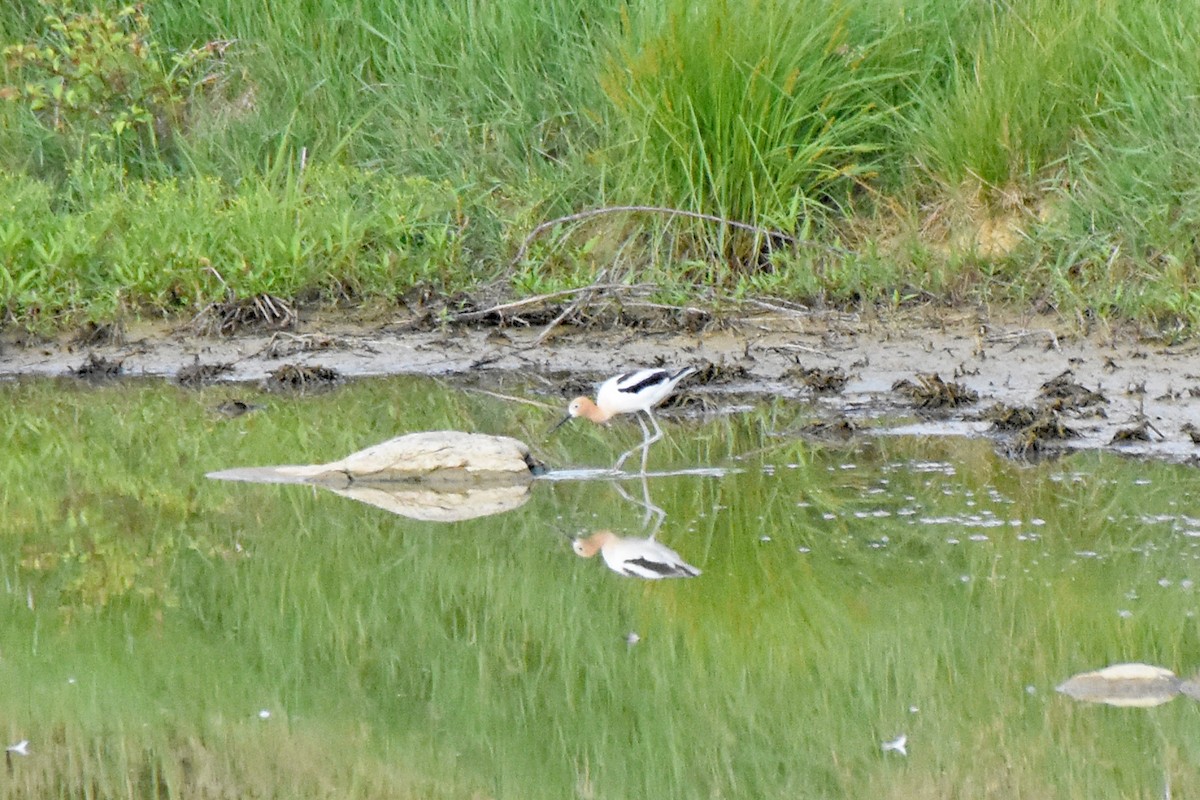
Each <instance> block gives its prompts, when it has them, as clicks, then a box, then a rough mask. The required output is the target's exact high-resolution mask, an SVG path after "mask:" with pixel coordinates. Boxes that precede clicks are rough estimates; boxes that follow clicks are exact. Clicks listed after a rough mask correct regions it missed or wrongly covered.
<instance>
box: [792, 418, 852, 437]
mask: <svg viewBox="0 0 1200 800" xmlns="http://www.w3.org/2000/svg"><path fill="white" fill-rule="evenodd" d="M857 432H858V426H857V425H855V424H854V423H853V422H851V421H850V420H849V419H847V418H846V417H839V418H838V419H830V420H820V421H818V422H810V423H809V424H807V425H805V426H804V427H803V428H801V429H800V433H802V434H804V435H805V436H811V437H813V438H815V439H841V440H845V439H849V438H850V437H852V436H853V435H854V434H855V433H857Z"/></svg>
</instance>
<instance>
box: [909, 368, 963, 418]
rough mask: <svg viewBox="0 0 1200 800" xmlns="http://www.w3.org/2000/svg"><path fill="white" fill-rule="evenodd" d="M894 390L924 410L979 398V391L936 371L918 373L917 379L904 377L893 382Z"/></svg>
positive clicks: (947, 406) (946, 406) (956, 406)
mask: <svg viewBox="0 0 1200 800" xmlns="http://www.w3.org/2000/svg"><path fill="white" fill-rule="evenodd" d="M892 391H894V392H897V393H899V394H902V395H904V396H905V397H908V398H909V400H910V401H911V402H912V404H913V406H914V407H916V408H919V409H922V410H933V409H941V408H958V407H959V406H964V405H968V404H970V403H974V402H975V401H977V400H978V399H979V392H977V391H975V390H974V389H971V388H969V387H967V386H964V385H963V384H961V383H957V382H955V381H950V382H947V381H944V380H942V377H941V376H940V375H938V374H937V373H936V372H932V373H927V374H924V375H917V376H916V379H915V380H908V379H907V378H902V379H901V380H898V381H896V382H895V383H893V384H892Z"/></svg>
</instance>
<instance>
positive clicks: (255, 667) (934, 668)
mask: <svg viewBox="0 0 1200 800" xmlns="http://www.w3.org/2000/svg"><path fill="white" fill-rule="evenodd" d="M493 388H497V391H499V392H501V393H506V394H510V395H514V396H517V395H519V396H522V397H527V398H532V399H535V400H540V401H546V402H553V403H554V404H555V408H554V409H543V408H539V407H537V406H533V405H529V404H526V403H520V402H516V401H513V400H506V399H503V398H500V397H496V396H493V395H488V394H483V393H479V392H472V391H468V390H463V389H460V388H454V387H450V386H447V385H444V384H441V383H438V382H435V381H429V380H416V379H390V380H378V381H364V382H360V383H353V384H350V385H348V386H345V387H342V388H340V389H338V390H337V391H335V392H332V393H329V394H324V395H318V396H313V397H300V398H294V397H279V396H265V395H258V394H257V393H256V392H255V390H253V389H252V388H246V387H227V386H223V387H214V388H212V389H208V390H205V391H202V392H189V391H184V390H181V389H178V388H175V387H172V386H168V385H164V384H161V383H135V384H122V385H119V386H113V387H102V388H88V387H81V386H77V385H72V384H64V383H56V382H30V383H21V384H7V385H3V386H0V486H2V488H0V502H2V505H0V581H2V582H0V735H2V736H6V737H7V741H5V742H4V744H14V743H17V742H18V741H20V740H22V739H28V740H29V752H30V754H29V755H28V756H20V755H13V756H11V761H12V769H11V772H10V773H9V776H8V779H7V780H6V781H4V782H0V796H4V797H17V796H21V797H26V796H28V797H34V796H38V797H40V796H46V795H48V794H50V795H53V794H58V795H67V794H69V795H81V794H89V795H91V796H117V797H145V796H154V795H158V796H164V797H165V796H178V797H195V796H205V797H219V796H238V795H245V794H258V795H260V796H279V797H295V796H328V795H336V796H343V797H463V798H474V797H498V798H543V797H544V798H556V799H557V798H564V797H581V798H633V797H645V798H651V797H653V798H672V797H679V798H695V797H730V798H741V797H746V798H776V797H778V798H784V797H786V798H797V797H801V798H803V797H864V796H875V797H884V798H889V797H1004V798H1012V797H1039V798H1040V797H1081V798H1082V797H1101V796H1123V797H1162V796H1164V791H1165V790H1166V789H1167V788H1168V787H1169V789H1170V791H1171V792H1172V793H1173V796H1179V797H1183V796H1191V795H1192V794H1195V793H1197V792H1200V737H1197V736H1196V735H1195V733H1196V730H1197V726H1198V725H1200V713H1198V712H1200V705H1197V704H1196V703H1195V702H1193V701H1192V700H1190V699H1187V698H1180V699H1176V700H1174V701H1172V702H1170V703H1168V704H1166V705H1164V706H1161V707H1159V708H1155V709H1119V708H1109V707H1106V706H1094V705H1081V704H1077V703H1074V702H1073V701H1071V700H1069V699H1068V698H1066V697H1064V696H1062V695H1060V694H1057V693H1056V692H1055V691H1054V687H1055V685H1057V684H1058V683H1059V682H1061V681H1062V680H1063V679H1064V678H1066V677H1068V676H1070V675H1072V674H1074V673H1077V672H1080V671H1084V670H1090V669H1096V668H1099V667H1102V666H1105V665H1107V664H1110V663H1116V662H1121V661H1143V662H1147V663H1151V664H1158V665H1161V666H1164V667H1167V668H1170V669H1172V670H1174V671H1175V672H1177V673H1179V674H1181V675H1191V674H1193V673H1194V672H1195V671H1196V670H1197V668H1200V640H1198V637H1197V634H1198V633H1200V627H1198V623H1197V619H1196V610H1197V605H1198V604H1197V599H1198V596H1200V595H1198V593H1197V588H1196V585H1195V583H1194V582H1195V581H1198V580H1200V574H1197V573H1198V572H1200V570H1198V569H1197V565H1198V561H1197V559H1198V557H1200V478H1198V475H1200V473H1197V471H1196V470H1195V469H1194V468H1190V467H1184V466H1172V465H1163V464H1153V463H1144V462H1136V461H1126V460H1122V459H1119V458H1115V457H1111V456H1100V455H1094V454H1092V455H1080V456H1073V457H1070V458H1066V459H1063V460H1059V461H1055V462H1051V463H1042V464H1036V465H1029V464H1018V463H1014V462H1011V461H1006V460H1004V459H1001V458H999V457H997V456H996V455H995V454H994V453H993V451H992V448H991V447H990V445H989V444H988V443H987V442H983V441H968V440H962V439H914V438H902V437H886V436H884V437H871V436H864V437H860V438H859V439H857V440H856V441H854V442H853V443H851V444H848V445H845V446H832V445H825V444H816V443H812V442H809V441H805V440H803V439H800V438H798V437H797V436H796V435H795V431H796V430H797V429H798V428H799V427H800V426H801V425H802V424H804V423H805V422H807V421H810V419H811V418H812V414H811V410H810V409H809V408H807V407H805V406H803V405H796V404H783V403H776V404H768V405H764V406H763V407H761V408H759V409H757V410H755V411H753V412H749V413H741V414H737V415H730V416H723V417H712V418H708V419H689V418H681V417H674V418H671V419H670V420H669V421H667V422H665V423H664V428H665V429H666V431H667V439H666V440H664V441H663V442H660V443H659V444H658V445H656V446H655V449H654V450H653V451H652V454H651V469H652V470H686V469H689V468H695V467H702V466H703V467H711V466H716V467H726V468H729V470H730V471H729V472H728V473H727V474H725V475H723V476H715V477H714V476H700V475H675V476H669V477H652V478H651V479H649V480H648V481H647V482H646V485H645V486H644V487H643V485H642V483H641V481H638V480H625V481H621V482H620V483H614V482H613V481H610V480H553V481H551V480H539V481H536V482H535V483H534V485H533V486H532V489H531V492H530V494H529V498H528V500H527V501H526V502H525V503H524V504H522V505H520V506H519V507H518V508H516V509H515V510H512V511H510V512H507V513H505V514H502V515H498V516H492V517H486V518H480V519H475V520H469V521H465V522H457V523H429V522H418V521H414V520H411V519H406V518H403V517H399V516H395V515H392V514H388V513H387V512H385V511H382V510H380V509H377V508H372V507H370V506H366V505H362V504H358V503H355V502H353V501H350V500H347V499H345V498H340V497H337V496H334V495H332V494H329V493H326V492H321V491H318V490H314V489H312V488H307V487H299V486H270V485H252V484H237V483H224V482H216V481H209V480H206V479H205V478H204V477H203V476H204V474H205V473H206V472H208V471H212V470H218V469H224V468H229V467H235V466H249V465H261V464H277V463H309V462H319V461H327V460H333V459H336V458H339V457H341V456H343V455H346V454H348V453H350V452H352V451H354V450H357V449H360V448H362V447H366V446H368V445H371V444H374V443H376V442H379V441H382V440H384V439H387V438H389V437H391V436H394V435H397V434H400V433H405V432H409V431H416V430H435V429H441V428H454V429H460V430H468V431H479V432H487V433H503V434H508V435H512V436H516V437H517V438H520V439H522V440H524V441H527V442H530V443H531V444H533V445H534V448H535V451H536V452H537V453H538V455H539V456H540V457H541V458H542V459H543V460H545V461H546V462H547V463H549V464H551V465H554V466H556V467H559V468H569V467H570V468H581V467H596V466H599V467H604V466H607V465H608V464H611V462H612V461H613V460H614V459H615V457H616V455H617V454H619V453H620V452H621V451H622V450H623V449H625V448H627V447H630V446H632V445H633V444H635V443H636V442H637V441H638V437H639V435H640V434H639V433H638V430H637V426H636V425H635V424H633V423H632V422H625V423H617V424H615V425H614V426H612V427H611V428H610V429H607V430H605V429H598V428H593V427H590V426H585V425H584V424H583V423H575V424H574V425H571V426H567V427H566V428H564V429H563V430H561V431H560V432H558V433H557V434H556V435H555V436H554V437H553V438H551V439H550V440H548V441H545V442H543V441H542V439H543V434H544V433H545V431H546V430H547V428H548V427H549V426H550V424H551V423H552V422H554V421H555V420H556V419H557V417H558V415H559V413H560V411H559V409H558V405H559V404H560V399H559V398H556V397H546V396H538V395H536V394H534V393H533V391H532V390H530V389H529V388H527V387H524V386H521V385H519V384H515V383H514V384H510V385H506V386H501V387H493ZM231 397H239V398H242V399H246V400H250V401H253V402H257V403H262V404H264V406H265V407H264V408H262V409H261V410H259V411H256V412H254V413H251V414H248V415H245V416H242V417H237V418H234V419H228V418H225V417H223V416H221V415H218V414H216V413H214V411H213V407H215V406H216V405H217V404H219V403H220V402H221V401H223V400H226V399H229V398H231ZM646 498H648V499H649V500H650V501H651V503H652V504H653V505H655V506H657V507H660V508H661V509H662V510H663V511H664V512H665V519H664V521H663V522H662V525H661V528H660V529H659V531H658V534H657V536H658V539H659V540H661V541H662V542H663V543H665V544H667V545H669V546H670V547H672V548H673V549H675V550H677V551H678V552H679V553H680V555H681V556H682V557H683V558H685V559H686V560H687V561H688V562H690V563H691V564H694V565H695V566H696V567H698V568H700V569H701V570H702V571H703V574H702V575H701V576H699V577H697V578H693V579H686V580H670V581H658V582H648V581H639V580H634V579H629V578H625V577H622V576H620V575H618V574H616V573H614V572H612V571H610V570H608V569H607V568H606V567H605V565H604V563H603V562H602V561H601V560H600V559H594V560H584V559H580V558H578V557H576V556H575V555H574V553H573V552H572V550H571V547H570V542H569V540H568V536H572V535H579V534H585V533H590V532H592V531H595V530H600V529H611V530H614V531H616V532H618V533H619V534H621V535H627V536H636V535H644V531H645V529H644V527H643V525H644V518H645V508H644V507H643V505H642V504H641V503H639V502H638V501H643V502H644V499H646ZM900 736H904V737H906V739H905V749H906V753H907V754H906V755H905V754H902V753H900V752H898V751H897V750H884V749H883V748H882V744H883V743H884V742H890V741H896V740H897V737H900Z"/></svg>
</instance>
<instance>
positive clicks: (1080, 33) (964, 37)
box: [907, 0, 1103, 189]
mask: <svg viewBox="0 0 1200 800" xmlns="http://www.w3.org/2000/svg"><path fill="white" fill-rule="evenodd" d="M931 5H938V6H939V7H940V8H939V10H940V11H941V14H940V15H939V18H938V19H939V24H938V25H936V26H934V27H931V28H930V29H928V30H926V31H925V34H924V35H925V37H928V38H927V39H926V41H927V42H928V44H929V45H930V62H931V63H930V66H931V67H932V69H931V70H930V72H929V74H930V75H932V76H933V77H934V79H933V80H926V81H924V82H922V84H921V85H920V87H919V88H918V89H917V92H916V96H915V97H914V101H915V102H914V103H913V105H912V107H911V113H910V114H908V115H907V116H908V120H907V121H908V122H909V123H910V124H912V126H913V131H912V134H911V141H912V144H911V147H912V156H913V160H914V164H915V165H917V166H919V167H920V168H922V169H924V170H926V171H927V173H928V175H930V176H932V177H933V178H934V179H935V181H937V182H939V183H941V184H942V185H945V186H950V187H956V186H958V185H960V184H962V183H965V182H972V183H977V184H982V185H983V186H984V187H992V188H998V189H1005V188H1008V187H1010V186H1012V185H1017V186H1021V187H1028V186H1031V185H1032V184H1033V183H1035V182H1036V181H1037V180H1038V179H1039V178H1041V177H1042V175H1043V172H1044V171H1045V170H1046V169H1047V168H1049V167H1051V166H1052V165H1053V164H1055V163H1056V162H1057V161H1058V160H1060V159H1061V158H1062V157H1063V156H1065V155H1066V153H1067V152H1068V148H1069V147H1070V146H1071V144H1072V141H1073V139H1074V137H1075V135H1076V133H1077V131H1078V129H1079V127H1080V126H1081V125H1083V123H1084V122H1085V120H1086V119H1087V118H1088V116H1089V115H1090V114H1091V113H1093V112H1094V111H1095V108H1096V105H1097V103H1098V101H1099V100H1100V98H1099V97H1098V96H1097V94H1096V91H1095V86H1096V80H1097V78H1098V77H1099V74H1100V70H1101V68H1102V64H1103V56H1102V53H1101V52H1099V51H1098V49H1097V48H1095V47H1094V46H1092V42H1093V41H1094V40H1095V37H1096V36H1098V35H1099V34H1100V32H1101V31H1102V29H1103V26H1102V25H1101V24H1100V23H1099V21H1098V19H1097V18H1098V16H1099V15H1098V14H1096V13H1077V12H1076V11H1073V10H1072V9H1073V8H1074V6H1073V5H1072V4H1070V3H1066V2H1062V0H1024V1H1023V2H1017V3H1004V4H974V3H972V4H966V5H964V4H956V3H946V2H942V3H931Z"/></svg>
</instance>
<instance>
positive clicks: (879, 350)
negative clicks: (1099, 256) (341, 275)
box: [0, 306, 1200, 463]
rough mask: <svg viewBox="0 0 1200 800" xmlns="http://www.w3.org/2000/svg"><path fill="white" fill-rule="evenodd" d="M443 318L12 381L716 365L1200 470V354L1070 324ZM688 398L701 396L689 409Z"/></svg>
mask: <svg viewBox="0 0 1200 800" xmlns="http://www.w3.org/2000/svg"><path fill="white" fill-rule="evenodd" d="M502 323H503V324H495V323H494V322H491V323H488V322H486V321H483V322H480V321H476V322H472V323H469V324H462V323H459V324H442V325H436V324H430V323H429V321H428V320H427V319H425V320H416V319H401V320H387V321H382V322H381V321H379V320H373V321H367V322H364V321H362V320H360V319H355V318H353V317H352V316H350V315H309V316H302V317H301V318H300V319H298V320H297V321H296V324H295V325H294V326H293V327H292V329H291V330H287V331H275V332H253V331H251V332H242V333H237V334H235V335H232V336H221V337H215V336H205V335H200V334H198V333H197V332H196V329H195V327H194V326H191V325H186V324H184V325H170V324H165V323H158V324H140V325H135V326H130V327H129V328H127V329H122V330H120V331H115V332H111V333H110V334H109V335H100V336H95V335H94V336H91V337H85V336H81V335H80V334H75V335H73V336H71V335H63V336H62V338H60V339H56V340H37V341H33V340H29V339H27V338H26V339H22V338H20V337H17V336H14V335H12V334H7V335H6V336H5V337H4V338H3V340H0V379H4V380H14V379H17V378H19V377H22V376H56V377H62V376H71V375H74V376H76V377H81V378H98V379H106V380H111V379H113V378H121V377H135V378H136V377H161V378H166V379H172V380H178V381H180V382H181V383H201V382H235V383H236V382H258V383H263V382H266V383H268V384H269V383H270V382H271V381H276V382H291V384H292V385H295V384H296V383H297V382H298V383H299V384H300V385H301V386H303V384H304V382H305V381H306V380H308V378H309V377H311V378H312V380H313V381H314V382H317V381H325V380H329V379H331V378H336V379H353V378H360V377H370V376H385V375H398V374H416V375H430V376H439V377H443V378H447V379H455V380H463V381H470V382H471V383H472V384H474V385H484V386H486V385H488V384H489V383H492V382H499V381H500V380H502V379H503V378H505V377H511V376H513V375H521V376H530V377H531V378H534V379H535V383H536V389H535V391H536V392H538V393H542V392H544V394H545V397H544V399H545V400H546V402H548V403H555V404H556V403H558V402H559V400H560V398H561V397H562V396H566V395H570V394H574V393H577V392H578V390H579V389H580V388H581V387H586V386H587V385H588V384H589V383H591V382H593V381H595V380H598V379H600V378H602V377H605V376H607V375H611V374H614V373H616V372H619V371H622V370H625V369H628V368H631V367H639V366H653V365H657V364H668V365H671V364H697V365H699V366H702V367H705V369H703V370H702V372H701V373H700V375H699V376H697V379H695V380H694V381H693V382H692V386H691V387H690V388H689V391H688V393H690V394H693V395H695V396H699V397H702V398H703V397H708V398H712V399H714V400H716V401H717V402H720V401H721V398H722V397H731V396H735V395H736V396H744V397H750V398H753V397H755V396H762V397H768V396H769V397H785V398H795V399H797V400H811V401H813V402H814V421H815V422H822V421H823V422H825V423H829V424H832V425H834V426H840V427H838V429H840V430H844V431H853V430H859V431H861V430H871V431H874V432H885V433H907V434H916V435H979V436H992V437H995V438H996V439H997V441H998V442H1000V444H1001V446H1002V447H1003V448H1004V449H1006V450H1008V451H1009V452H1011V453H1013V454H1014V455H1026V456H1028V455H1033V454H1041V453H1047V452H1057V451H1061V450H1064V449H1081V448H1082V449H1096V448H1108V449H1112V450H1114V451H1118V452H1123V453H1129V454H1134V455H1143V456H1150V457H1155V458H1163V459H1166V460H1171V461H1180V462H1197V463H1200V444H1197V442H1196V441H1194V440H1193V437H1196V438H1197V439H1200V342H1197V341H1183V342H1180V343H1169V342H1165V341H1161V340H1155V339H1150V338H1146V337H1141V336H1138V335H1136V333H1134V332H1128V331H1114V330H1111V329H1104V330H1095V329H1094V330H1090V331H1084V330H1083V329H1082V326H1081V325H1079V324H1077V323H1075V322H1068V321H1064V320H1062V319H1060V318H1055V317H1033V316H1030V317H1024V318H995V317H985V316H982V315H979V314H976V313H963V312H958V311H943V310H941V309H937V310H933V309H920V310H916V311H904V312H898V313H894V314H876V313H874V312H872V313H870V314H863V315H860V314H844V313H830V312H809V311H805V310H802V309H796V308H790V307H783V306H780V307H778V308H775V309H763V310H761V312H756V313H754V314H751V315H741V316H736V317H729V318H716V317H712V316H707V317H706V316H704V315H700V316H699V317H697V315H695V314H694V313H692V312H690V311H679V312H677V313H675V314H674V315H672V313H670V312H667V313H665V314H664V315H662V316H659V317H656V318H653V319H646V320H642V321H635V322H634V324H632V325H630V324H628V322H626V324H622V325H619V326H618V325H604V324H597V323H595V322H593V323H592V324H589V325H573V324H565V323H564V324H554V323H551V324H544V323H543V324H530V323H527V322H525V321H523V320H521V319H519V318H517V319H508V320H503V321H502ZM685 399H686V397H685Z"/></svg>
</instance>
